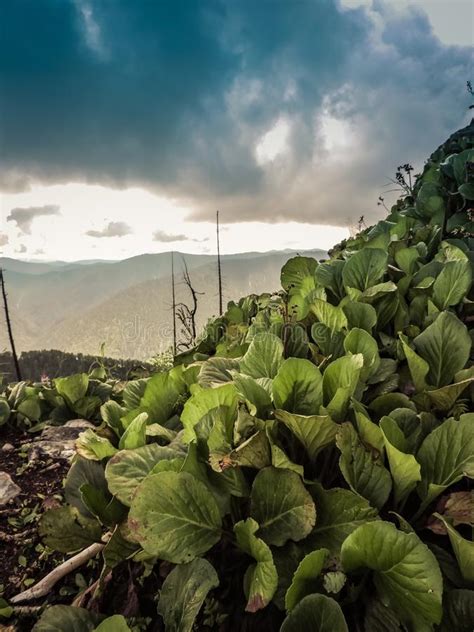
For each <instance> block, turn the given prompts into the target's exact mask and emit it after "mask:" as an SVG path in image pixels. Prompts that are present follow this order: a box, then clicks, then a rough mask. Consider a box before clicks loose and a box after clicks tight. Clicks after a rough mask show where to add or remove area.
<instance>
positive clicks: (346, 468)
mask: <svg viewBox="0 0 474 632" xmlns="http://www.w3.org/2000/svg"><path fill="white" fill-rule="evenodd" d="M336 443H337V446H338V448H339V449H340V451H341V457H340V459H339V467H340V468H341V472H342V475H343V476H344V478H345V480H346V482H347V484H348V485H349V487H350V488H351V489H352V490H353V491H354V492H356V493H358V494H360V495H361V496H363V497H364V498H366V499H367V500H368V501H369V502H370V504H371V505H372V506H373V507H377V509H380V508H382V507H383V506H384V504H385V503H386V502H387V499H388V497H389V495H390V491H391V489H392V479H391V477H390V474H389V472H388V470H387V469H386V468H385V467H384V465H383V463H382V461H381V460H380V455H379V454H378V453H377V454H374V451H373V450H369V449H367V448H366V447H365V446H364V445H363V444H362V442H361V441H360V439H359V436H358V435H357V432H356V430H355V428H354V426H353V425H352V424H351V423H350V422H347V423H344V424H342V426H341V427H340V429H339V432H338V434H337V437H336Z"/></svg>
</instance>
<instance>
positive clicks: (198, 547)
mask: <svg viewBox="0 0 474 632" xmlns="http://www.w3.org/2000/svg"><path fill="white" fill-rule="evenodd" d="M128 525H129V528H130V532H131V534H132V536H133V538H134V539H136V540H137V541H138V542H139V543H140V544H141V546H142V547H143V548H144V549H145V551H146V552H147V553H149V554H150V555H154V556H157V557H159V558H161V559H163V560H166V561H168V562H173V563H174V564H183V563H185V562H190V561H192V560H193V559H194V558H196V557H199V556H201V555H203V554H204V553H206V551H208V550H209V549H210V548H211V547H212V546H214V544H216V542H218V541H219V540H220V537H221V516H220V512H219V508H218V506H217V504H216V501H215V500H214V496H213V495H212V493H211V492H210V491H209V490H208V488H207V487H206V486H205V485H204V484H203V483H201V481H198V480H197V479H196V478H194V476H192V475H191V474H187V473H185V472H180V473H176V472H160V473H159V474H150V475H149V476H147V477H146V478H145V479H144V480H143V481H142V483H140V485H139V487H138V489H137V491H136V492H135V495H134V497H133V499H132V505H131V507H130V514H129V518H128Z"/></svg>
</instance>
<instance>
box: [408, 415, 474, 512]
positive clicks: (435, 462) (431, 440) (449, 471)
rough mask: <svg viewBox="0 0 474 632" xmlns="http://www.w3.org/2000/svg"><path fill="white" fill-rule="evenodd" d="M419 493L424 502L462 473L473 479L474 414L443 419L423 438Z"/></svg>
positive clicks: (457, 478)
mask: <svg viewBox="0 0 474 632" xmlns="http://www.w3.org/2000/svg"><path fill="white" fill-rule="evenodd" d="M417 460H418V462H419V463H420V465H421V483H420V486H419V492H420V496H421V498H423V499H424V502H425V505H427V504H428V503H430V502H431V501H433V500H434V499H435V498H436V497H437V496H439V494H441V493H442V492H443V491H444V490H445V489H446V488H447V487H449V486H450V485H453V484H454V483H456V482H457V481H459V480H461V478H462V477H463V476H467V477H469V478H474V414H473V413H471V414H467V415H462V416H461V418H460V419H459V421H457V420H456V419H447V420H446V421H445V422H444V423H442V424H441V426H438V428H435V430H433V431H432V432H431V433H430V434H429V435H428V436H427V437H426V439H425V440H424V441H423V443H422V445H421V447H420V449H419V451H418V454H417Z"/></svg>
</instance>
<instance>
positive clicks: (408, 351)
mask: <svg viewBox="0 0 474 632" xmlns="http://www.w3.org/2000/svg"><path fill="white" fill-rule="evenodd" d="M400 341H401V343H402V347H403V351H404V353H405V357H406V359H407V363H408V368H409V369H410V373H411V378H412V380H413V384H414V385H415V390H416V392H417V393H420V392H421V391H424V390H426V376H427V375H428V372H429V370H430V365H429V364H428V362H426V360H423V358H421V357H420V356H419V355H418V354H417V353H416V351H413V349H412V348H411V347H410V345H409V344H408V342H406V339H405V337H404V336H402V335H401V334H400Z"/></svg>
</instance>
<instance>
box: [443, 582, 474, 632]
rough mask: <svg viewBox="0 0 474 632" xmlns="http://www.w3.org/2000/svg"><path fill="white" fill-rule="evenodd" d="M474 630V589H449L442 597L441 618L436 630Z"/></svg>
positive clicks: (465, 631)
mask: <svg viewBox="0 0 474 632" xmlns="http://www.w3.org/2000/svg"><path fill="white" fill-rule="evenodd" d="M472 630H474V590H450V591H449V592H448V593H446V595H445V597H444V599H443V620H442V621H441V625H440V626H439V628H437V631H438V632H454V631H456V632H472Z"/></svg>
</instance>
